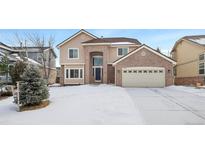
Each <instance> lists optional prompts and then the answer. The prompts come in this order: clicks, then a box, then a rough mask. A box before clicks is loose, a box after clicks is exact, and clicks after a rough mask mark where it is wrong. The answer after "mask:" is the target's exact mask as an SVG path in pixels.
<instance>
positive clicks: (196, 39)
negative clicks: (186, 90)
mask: <svg viewBox="0 0 205 154" xmlns="http://www.w3.org/2000/svg"><path fill="white" fill-rule="evenodd" d="M171 56H172V58H173V59H174V60H175V61H176V62H177V65H176V66H175V76H176V78H175V84H177V85H196V84H197V83H201V84H204V83H205V82H204V77H205V35H195V36H185V37H183V38H181V39H179V40H178V41H177V42H176V43H175V45H174V47H173V49H172V51H171Z"/></svg>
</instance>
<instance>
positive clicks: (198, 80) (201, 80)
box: [175, 76, 204, 85]
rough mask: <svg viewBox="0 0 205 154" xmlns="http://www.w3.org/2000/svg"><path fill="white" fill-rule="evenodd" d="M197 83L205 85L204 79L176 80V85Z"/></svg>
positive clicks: (185, 78) (200, 77) (182, 78)
mask: <svg viewBox="0 0 205 154" xmlns="http://www.w3.org/2000/svg"><path fill="white" fill-rule="evenodd" d="M197 83H201V84H202V85H204V77H203V76H196V77H180V78H175V84H176V85H196V84H197Z"/></svg>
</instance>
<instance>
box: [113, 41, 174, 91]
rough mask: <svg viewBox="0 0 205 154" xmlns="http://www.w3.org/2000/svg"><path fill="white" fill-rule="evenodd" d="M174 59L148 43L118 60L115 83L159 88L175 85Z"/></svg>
mask: <svg viewBox="0 0 205 154" xmlns="http://www.w3.org/2000/svg"><path fill="white" fill-rule="evenodd" d="M175 64H176V62H175V61H174V60H172V59H171V58H169V57H167V56H165V55H163V54H162V53H159V52H157V51H156V50H154V49H152V48H150V47H149V46H147V45H142V46H141V47H139V48H137V49H136V50H134V51H132V52H130V53H128V54H127V55H125V56H123V57H121V58H120V59H118V60H116V61H115V62H114V63H113V64H112V65H113V66H114V68H115V85H117V86H122V87H140V88H142V87H143V88H147V87H150V88H158V87H165V86H169V85H173V83H174V74H173V66H174V65H175Z"/></svg>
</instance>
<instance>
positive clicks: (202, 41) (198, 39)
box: [171, 35, 205, 52]
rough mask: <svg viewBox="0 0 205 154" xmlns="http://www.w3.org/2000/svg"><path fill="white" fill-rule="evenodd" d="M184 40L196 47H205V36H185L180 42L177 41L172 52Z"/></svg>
mask: <svg viewBox="0 0 205 154" xmlns="http://www.w3.org/2000/svg"><path fill="white" fill-rule="evenodd" d="M183 40H186V41H189V42H191V43H194V44H196V45H199V46H202V47H205V35H190V36H184V37H182V38H180V39H179V40H178V41H176V43H175V44H174V47H173V48H172V51H171V52H173V51H174V49H175V47H176V46H177V45H178V44H179V43H180V42H181V41H183Z"/></svg>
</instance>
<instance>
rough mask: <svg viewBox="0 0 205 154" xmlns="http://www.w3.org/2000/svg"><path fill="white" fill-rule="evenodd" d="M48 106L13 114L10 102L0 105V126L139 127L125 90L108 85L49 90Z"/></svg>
mask: <svg viewBox="0 0 205 154" xmlns="http://www.w3.org/2000/svg"><path fill="white" fill-rule="evenodd" d="M50 100H51V104H50V105H49V106H48V107H46V108H44V109H40V110H35V111H27V112H16V111H15V105H14V104H12V103H11V102H12V98H8V99H6V100H3V101H0V124H143V120H142V118H141V115H140V114H139V111H138V110H137V109H136V108H135V104H134V102H133V101H132V99H131V98H130V96H129V94H128V93H127V92H126V90H125V89H123V88H120V87H115V86H112V85H82V86H67V87H52V88H50Z"/></svg>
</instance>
